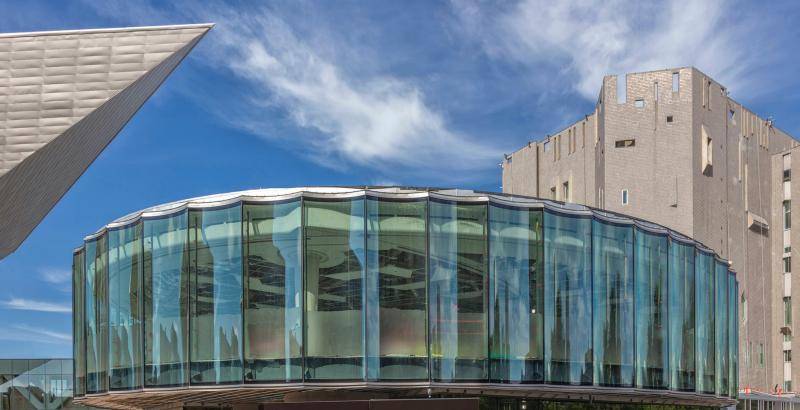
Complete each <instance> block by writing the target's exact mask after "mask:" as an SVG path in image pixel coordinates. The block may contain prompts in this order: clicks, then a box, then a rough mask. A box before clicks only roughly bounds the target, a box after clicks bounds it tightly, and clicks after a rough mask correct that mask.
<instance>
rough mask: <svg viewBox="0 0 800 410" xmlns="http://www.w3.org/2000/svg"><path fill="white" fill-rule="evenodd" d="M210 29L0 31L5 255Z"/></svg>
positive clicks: (0, 203) (1, 251) (1, 241)
mask: <svg viewBox="0 0 800 410" xmlns="http://www.w3.org/2000/svg"><path fill="white" fill-rule="evenodd" d="M210 28H211V25H193V26H168V27H148V28H140V29H120V30H90V31H77V32H55V33H35V34H20V35H9V36H2V37H0V143H2V145H0V233H2V234H0V258H3V257H5V256H7V255H8V254H9V253H11V252H13V251H14V250H15V249H16V248H17V247H18V246H19V245H20V244H21V243H22V241H23V240H24V239H25V238H26V237H27V236H28V235H29V234H30V232H31V231H32V230H33V229H34V228H35V227H36V225H38V224H39V222H41V220H42V219H43V218H44V217H45V215H47V213H48V212H49V211H50V209H52V207H53V206H55V204H56V203H57V202H58V201H59V200H60V199H61V197H62V196H63V195H64V194H65V193H66V192H67V190H68V189H69V188H70V187H71V186H72V184H74V183H75V181H77V179H78V178H79V177H80V176H81V174H83V172H84V171H85V170H86V169H87V168H88V167H89V165H91V163H92V162H93V161H94V159H95V158H97V156H98V155H99V154H100V152H102V151H103V149H104V148H105V147H106V146H107V145H108V144H109V143H110V142H111V141H112V140H113V139H114V137H115V136H116V135H117V134H118V133H119V131H120V130H122V128H123V127H124V126H125V124H126V123H127V122H128V121H129V120H130V119H131V117H133V115H134V114H135V113H136V111H138V110H139V108H140V107H141V106H142V104H144V102H145V101H147V99H148V98H149V97H150V95H152V94H153V92H155V91H156V89H158V87H159V86H160V85H161V83H162V82H163V81H164V80H165V79H166V78H167V77H168V76H169V74H170V73H171V72H172V71H173V70H174V69H175V67H177V66H178V64H179V63H180V62H181V60H182V59H183V58H184V57H185V56H186V55H187V54H188V53H189V52H190V51H191V50H192V48H193V47H194V46H195V45H196V44H197V42H198V41H199V40H200V39H201V38H202V37H203V35H204V34H205V33H206V32H207V31H208V30H209V29H210ZM20 44H21V45H20ZM37 73H38V76H37Z"/></svg>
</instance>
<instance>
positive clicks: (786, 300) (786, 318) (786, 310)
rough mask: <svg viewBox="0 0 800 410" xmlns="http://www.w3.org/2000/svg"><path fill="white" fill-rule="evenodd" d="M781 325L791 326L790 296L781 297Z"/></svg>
mask: <svg viewBox="0 0 800 410" xmlns="http://www.w3.org/2000/svg"><path fill="white" fill-rule="evenodd" d="M783 324H784V325H791V324H792V297H791V296H784V297H783Z"/></svg>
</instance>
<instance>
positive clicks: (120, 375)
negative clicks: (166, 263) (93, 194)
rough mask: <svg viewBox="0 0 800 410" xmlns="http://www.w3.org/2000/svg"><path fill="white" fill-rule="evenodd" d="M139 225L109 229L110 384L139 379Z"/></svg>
mask: <svg viewBox="0 0 800 410" xmlns="http://www.w3.org/2000/svg"><path fill="white" fill-rule="evenodd" d="M141 280H142V225H141V224H136V225H132V226H128V227H125V228H120V229H114V230H110V231H108V293H109V342H110V351H109V362H110V364H109V365H110V369H109V372H110V373H109V387H110V388H111V389H112V390H114V389H136V388H138V387H140V386H141V382H142V381H141V379H142V373H141V371H142V370H141V369H142V323H141V293H140V290H141V286H142V284H141Z"/></svg>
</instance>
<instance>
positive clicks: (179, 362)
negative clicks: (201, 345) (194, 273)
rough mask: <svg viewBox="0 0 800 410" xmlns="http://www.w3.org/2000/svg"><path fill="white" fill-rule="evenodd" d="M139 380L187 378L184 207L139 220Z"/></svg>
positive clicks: (168, 382) (165, 382)
mask: <svg viewBox="0 0 800 410" xmlns="http://www.w3.org/2000/svg"><path fill="white" fill-rule="evenodd" d="M143 224H144V242H143V243H144V302H143V304H144V320H145V321H144V327H145V340H144V383H145V386H178V385H182V384H186V375H187V373H186V359H187V358H186V350H187V349H188V345H187V340H186V339H187V327H188V326H187V307H188V297H187V282H188V276H189V275H188V260H187V259H188V255H187V246H186V242H187V232H186V224H187V216H186V212H182V213H180V214H177V215H174V216H170V217H165V218H159V219H146V220H145V221H144V222H143Z"/></svg>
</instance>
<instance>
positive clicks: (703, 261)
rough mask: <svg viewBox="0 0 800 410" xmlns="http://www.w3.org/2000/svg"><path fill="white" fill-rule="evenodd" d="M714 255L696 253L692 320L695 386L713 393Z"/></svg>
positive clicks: (704, 391)
mask: <svg viewBox="0 0 800 410" xmlns="http://www.w3.org/2000/svg"><path fill="white" fill-rule="evenodd" d="M714 282H715V281H714V256H713V255H711V254H707V253H703V252H697V256H696V262H695V286H696V287H695V301H696V303H695V307H696V313H695V314H696V317H695V319H696V320H695V323H696V325H695V326H696V327H697V345H696V347H695V348H696V350H695V354H696V355H697V386H696V389H697V391H698V392H701V393H714V389H715V388H716V380H715V379H714V371H715V361H714V306H715V305H714V303H715V302H714V296H715V295H714Z"/></svg>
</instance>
